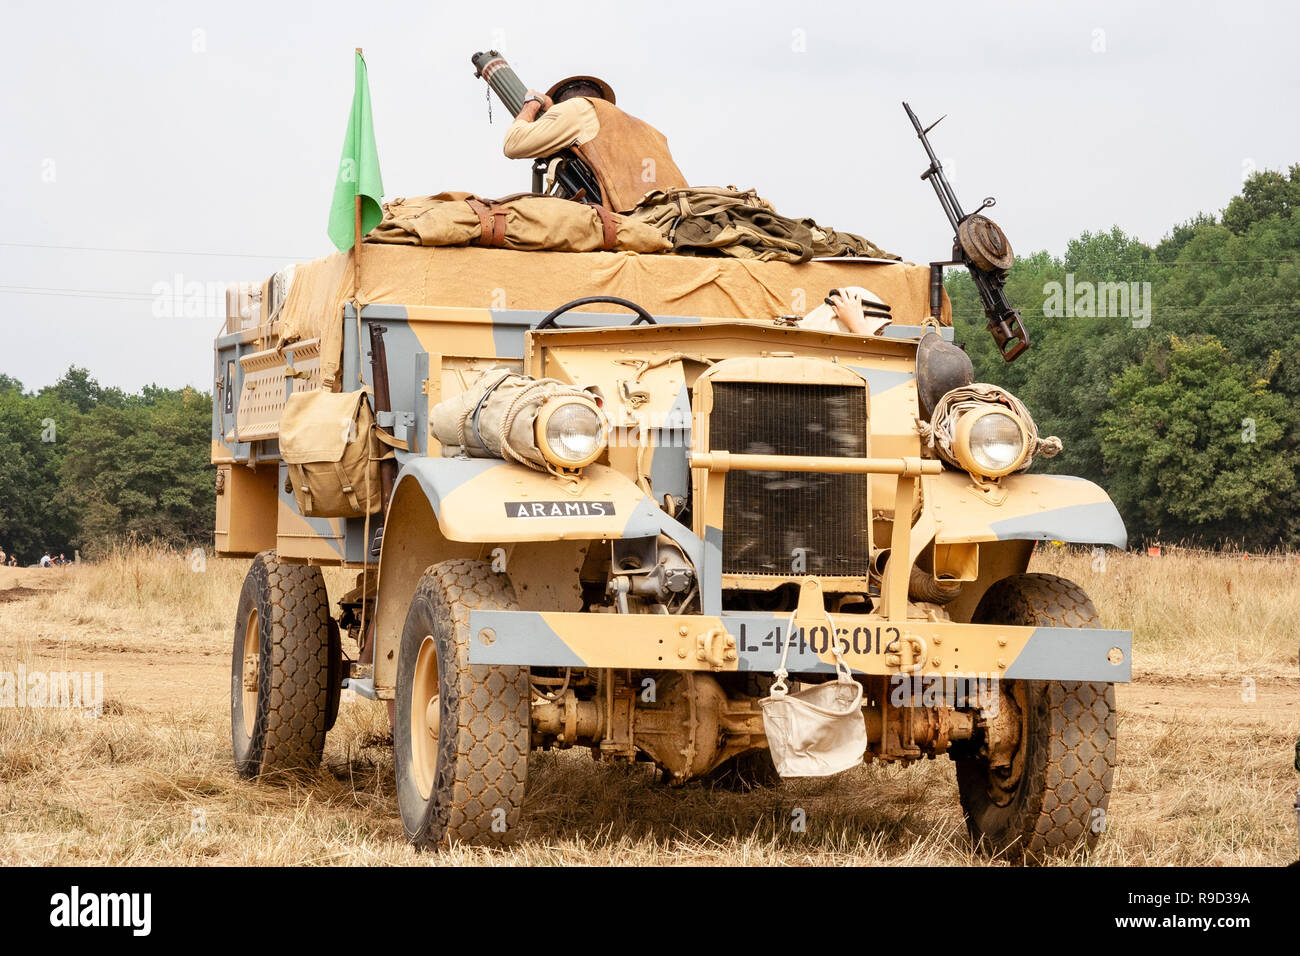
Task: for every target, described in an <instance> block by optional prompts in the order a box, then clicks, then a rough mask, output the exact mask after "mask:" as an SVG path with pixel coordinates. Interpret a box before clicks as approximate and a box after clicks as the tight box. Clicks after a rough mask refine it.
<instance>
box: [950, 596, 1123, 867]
mask: <svg viewBox="0 0 1300 956" xmlns="http://www.w3.org/2000/svg"><path fill="white" fill-rule="evenodd" d="M974 621H975V623H978V624H1008V625H1025V626H1037V627H1100V626H1101V621H1100V619H1099V617H1098V615H1097V609H1096V608H1095V607H1094V606H1093V603H1092V601H1091V600H1090V599H1089V598H1088V595H1087V594H1085V593H1084V591H1083V589H1082V588H1080V587H1079V586H1078V585H1077V584H1074V583H1073V582H1071V581H1068V580H1066V579H1065V578H1061V577H1057V576H1056V575H1053V574H1020V575H1015V576H1013V577H1010V578H1006V579H1004V580H1002V581H999V582H998V583H997V584H995V585H994V586H993V587H991V588H990V589H989V590H988V592H987V593H986V594H985V595H984V597H983V599H982V600H981V601H980V604H979V607H978V608H977V609H976V611H975V615H974ZM999 690H1000V694H1001V696H1000V698H999V711H998V716H997V718H996V719H995V724H996V725H997V726H998V728H999V731H1000V733H999V735H998V737H999V739H1000V740H1001V741H1003V745H1002V746H1000V747H999V746H994V747H990V746H989V745H988V743H987V741H986V743H985V745H984V746H983V747H981V748H980V751H979V753H978V754H976V755H973V756H971V757H968V758H965V759H958V760H957V761H956V763H957V784H958V788H959V790H960V793H961V804H962V809H963V811H964V812H965V815H966V822H967V826H968V828H969V829H970V834H971V838H972V839H973V840H974V841H975V842H976V844H977V845H978V846H979V847H980V848H981V849H983V850H984V851H986V852H992V853H997V854H1001V855H1003V856H1006V857H1009V858H1012V859H1021V858H1028V859H1029V860H1037V859H1039V858H1041V857H1043V856H1046V855H1049V854H1050V853H1052V852H1057V851H1068V850H1071V849H1074V848H1078V847H1082V848H1084V849H1091V848H1092V846H1093V845H1094V844H1095V843H1096V842H1097V839H1098V837H1099V836H1100V834H1101V832H1102V830H1103V829H1104V828H1105V823H1106V807H1107V805H1108V804H1109V802H1110V787H1111V778H1112V775H1113V772H1114V767H1115V761H1116V743H1115V685H1114V684H1109V683H1089V682H1083V681H1005V682H1003V684H1002V686H1001V687H1000V688H999Z"/></svg>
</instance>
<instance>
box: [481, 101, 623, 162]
mask: <svg viewBox="0 0 1300 956" xmlns="http://www.w3.org/2000/svg"><path fill="white" fill-rule="evenodd" d="M598 132H600V120H598V119H597V118H596V109H595V107H593V106H592V105H591V102H590V101H589V100H588V99H587V98H586V97H585V96H575V97H574V98H573V99H571V100H565V101H564V102H563V103H556V104H555V105H554V106H552V107H551V108H550V109H549V110H547V111H546V112H545V113H543V114H542V115H541V116H539V117H537V118H536V119H535V120H533V121H532V122H531V123H527V122H525V121H524V120H522V119H516V120H515V121H514V122H513V123H511V124H510V129H508V130H507V131H506V142H505V153H506V156H508V157H509V158H510V159H533V158H535V157H538V156H550V155H551V154H552V153H555V152H557V151H559V150H561V149H565V148H567V147H570V146H581V145H582V144H583V143H590V142H591V141H592V140H593V139H595V138H596V134H597V133H598Z"/></svg>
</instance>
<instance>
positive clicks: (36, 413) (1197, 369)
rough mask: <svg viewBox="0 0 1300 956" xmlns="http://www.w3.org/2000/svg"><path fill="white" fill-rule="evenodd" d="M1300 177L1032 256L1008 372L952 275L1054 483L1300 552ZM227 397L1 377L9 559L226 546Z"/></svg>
mask: <svg viewBox="0 0 1300 956" xmlns="http://www.w3.org/2000/svg"><path fill="white" fill-rule="evenodd" d="M1298 208H1300V165H1295V166H1292V167H1291V168H1290V170H1289V171H1288V173H1287V174H1282V173H1280V172H1275V171H1264V172H1258V173H1255V174H1254V175H1252V176H1251V177H1250V178H1248V179H1247V180H1246V181H1245V183H1244V184H1243V187H1242V190H1241V193H1240V194H1239V195H1237V196H1235V197H1233V198H1232V200H1231V201H1230V202H1229V203H1228V205H1227V207H1226V208H1225V209H1223V210H1222V211H1221V212H1220V213H1218V214H1216V215H1209V214H1205V213H1200V214H1197V215H1196V216H1195V217H1193V218H1192V219H1190V220H1188V221H1186V222H1183V223H1180V224H1178V225H1177V226H1175V227H1174V228H1172V229H1171V230H1170V232H1169V234H1168V235H1167V236H1166V237H1165V238H1164V239H1163V240H1162V241H1161V242H1159V243H1157V244H1156V245H1154V246H1152V245H1147V244H1145V243H1143V242H1140V241H1139V240H1138V239H1136V238H1134V237H1132V236H1128V235H1126V234H1125V233H1124V232H1122V231H1121V230H1120V229H1119V228H1118V227H1116V228H1113V229H1111V230H1110V231H1109V232H1098V233H1088V232H1085V233H1084V234H1083V235H1081V236H1079V237H1077V238H1076V239H1074V240H1072V241H1071V242H1070V243H1069V244H1068V245H1067V247H1066V249H1065V253H1064V255H1062V256H1053V255H1051V254H1049V253H1047V252H1034V253H1031V254H1029V255H1024V256H1021V257H1019V258H1018V259H1017V260H1016V264H1015V266H1014V267H1013V268H1012V270H1011V273H1010V276H1009V277H1008V281H1007V295H1008V298H1009V299H1010V301H1011V302H1012V303H1013V304H1014V305H1016V306H1018V307H1019V308H1020V309H1021V310H1022V311H1023V314H1024V319H1025V323H1026V326H1027V327H1028V329H1029V332H1030V335H1031V338H1032V342H1033V346H1032V348H1031V349H1030V351H1029V352H1027V353H1025V354H1024V355H1023V356H1022V357H1021V358H1020V359H1019V360H1018V361H1016V362H1015V363H1013V364H1007V363H1005V362H1004V361H1002V359H1001V357H1000V356H999V355H998V353H997V351H996V350H995V348H994V347H993V344H992V341H991V339H990V338H989V336H988V335H987V334H986V333H985V332H984V331H983V326H984V316H983V311H982V309H981V308H980V305H979V300H978V296H977V294H976V291H975V288H974V285H973V284H972V283H971V281H970V278H969V276H967V275H966V273H965V271H964V270H953V271H952V272H950V273H949V275H948V276H947V277H946V280H945V281H946V286H947V289H948V294H949V296H950V297H951V299H952V303H953V315H954V325H955V327H956V334H957V340H958V341H959V342H961V343H963V344H964V345H965V347H966V348H967V349H968V351H969V353H970V355H971V359H972V361H973V362H974V364H975V370H976V378H977V380H979V381H987V382H994V383H997V384H999V385H1002V386H1004V387H1006V388H1009V389H1010V390H1011V391H1013V392H1014V393H1015V394H1016V395H1018V396H1019V397H1020V398H1021V399H1022V400H1023V401H1024V402H1025V403H1026V405H1027V406H1028V407H1029V409H1030V412H1031V413H1032V414H1033V415H1034V418H1035V421H1036V423H1037V425H1038V429H1039V432H1040V434H1043V435H1057V436H1059V437H1060V438H1061V439H1062V441H1063V442H1064V445H1065V450H1064V451H1063V452H1062V453H1061V454H1060V455H1059V456H1057V457H1056V458H1053V459H1050V460H1046V461H1041V462H1038V463H1036V464H1035V466H1034V467H1035V469H1036V470H1042V471H1046V472H1058V473H1067V474H1074V475H1079V476H1082V477H1085V478H1088V479H1090V480H1092V481H1095V482H1097V483H1098V484H1100V485H1101V486H1102V487H1104V488H1105V489H1106V490H1107V491H1108V492H1110V494H1111V496H1112V498H1114V500H1115V503H1116V504H1117V506H1118V507H1119V509H1120V512H1121V513H1122V514H1123V516H1124V519H1125V522H1126V523H1127V525H1128V529H1129V535H1130V543H1131V544H1138V543H1142V542H1145V541H1152V540H1156V541H1165V542H1187V543H1195V544H1199V545H1208V546H1224V545H1228V546H1233V547H1240V548H1248V549H1253V550H1259V549H1267V548H1287V549H1291V548H1296V547H1300V481H1297V471H1298V470H1300V324H1298V323H1297V322H1296V319H1295V317H1294V312H1295V310H1296V309H1297V307H1300V215H1298V214H1297V212H1296V210H1297V209H1298ZM211 408H212V397H211V395H210V394H207V393H201V392H197V391H194V390H193V389H189V388H185V389H179V390H173V389H163V388H158V387H156V386H148V387H146V388H144V389H143V390H142V391H141V392H139V393H138V394H127V393H125V392H123V391H121V390H120V389H117V388H111V387H104V386H101V385H100V384H99V383H98V382H96V381H95V380H94V379H93V378H92V377H91V376H90V373H89V372H88V371H87V370H85V369H80V368H75V367H74V368H71V369H69V370H68V372H67V373H66V374H65V375H64V376H63V377H62V378H61V379H60V380H59V381H58V382H56V383H55V384H54V385H51V386H48V387H46V388H42V389H39V390H37V391H34V392H28V391H24V389H23V386H22V383H21V382H19V381H17V380H16V379H13V378H11V377H9V376H7V375H2V374H0V547H3V548H5V549H6V550H7V551H9V552H11V553H13V554H16V555H17V556H18V557H19V559H20V560H21V561H23V562H24V563H29V564H30V563H33V562H35V561H36V560H38V559H39V558H40V556H41V554H42V553H44V552H45V551H46V550H49V551H51V552H52V553H55V554H57V553H58V552H60V551H63V552H67V553H69V554H70V553H71V551H72V550H73V549H74V548H79V549H80V550H81V551H82V553H83V554H92V555H93V554H94V553H95V552H96V551H97V550H100V549H103V548H105V547H107V546H108V545H110V544H111V543H112V542H113V541H115V540H118V539H120V538H122V537H124V536H134V537H136V538H138V539H140V540H148V541H156V542H159V543H163V544H168V545H172V546H177V547H184V546H189V545H195V544H199V545H202V544H208V543H210V541H211V532H212V518H213V507H214V489H213V472H212V467H211V465H210V464H209V461H208V459H209V429H210V421H211Z"/></svg>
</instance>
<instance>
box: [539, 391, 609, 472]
mask: <svg viewBox="0 0 1300 956" xmlns="http://www.w3.org/2000/svg"><path fill="white" fill-rule="evenodd" d="M536 435H537V447H538V449H539V450H540V451H541V453H542V455H543V456H544V457H545V458H546V460H547V461H549V462H550V463H551V464H552V465H555V466H556V467H558V468H564V469H570V470H572V469H576V468H582V467H584V466H586V465H590V464H591V463H592V462H593V461H595V460H596V459H597V458H599V457H600V456H601V455H602V454H603V453H604V451H605V447H606V445H607V444H608V438H607V437H606V434H605V417H604V415H602V414H601V411H600V408H599V407H598V406H597V405H596V403H595V402H593V401H591V400H590V399H586V398H577V397H574V396H569V395H566V396H563V397H557V398H553V399H550V400H548V401H547V402H546V403H545V404H544V405H542V407H541V409H540V410H539V411H538V413H537V433H536Z"/></svg>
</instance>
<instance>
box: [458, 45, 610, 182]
mask: <svg viewBox="0 0 1300 956" xmlns="http://www.w3.org/2000/svg"><path fill="white" fill-rule="evenodd" d="M470 62H471V63H473V64H474V76H475V78H477V79H480V80H483V81H484V82H485V83H487V85H488V86H489V87H491V89H492V92H494V93H495V94H496V95H497V99H499V100H501V103H502V105H503V106H505V108H506V109H508V110H509V111H510V115H511V116H518V115H519V111H520V110H522V109H523V108H524V96H526V95H527V92H528V91H527V89H526V88H525V87H524V84H523V83H522V82H521V81H520V79H519V76H518V75H517V74H516V73H515V71H514V70H512V69H511V68H510V64H509V63H507V62H506V60H505V57H503V56H502V55H501V54H500V53H498V52H497V51H496V50H488V51H487V52H486V53H475V54H474V55H473V56H472V57H470ZM552 167H554V170H555V172H554V176H555V183H556V185H557V186H558V187H559V190H558V193H557V195H560V196H563V197H564V198H565V199H579V198H581V199H583V200H585V201H586V202H592V203H596V204H598V205H599V203H600V201H601V196H600V186H599V185H598V184H597V182H596V177H595V176H593V175H592V172H591V170H590V169H588V168H587V164H586V163H584V162H583V161H582V160H581V159H579V158H578V157H577V156H576V155H575V154H574V152H573V150H571V149H562V150H560V151H559V152H558V153H556V154H555V155H553V156H547V157H544V158H539V159H534V160H533V192H535V193H540V192H543V191H544V188H545V176H546V173H547V171H548V170H550V169H551V168H552Z"/></svg>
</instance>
